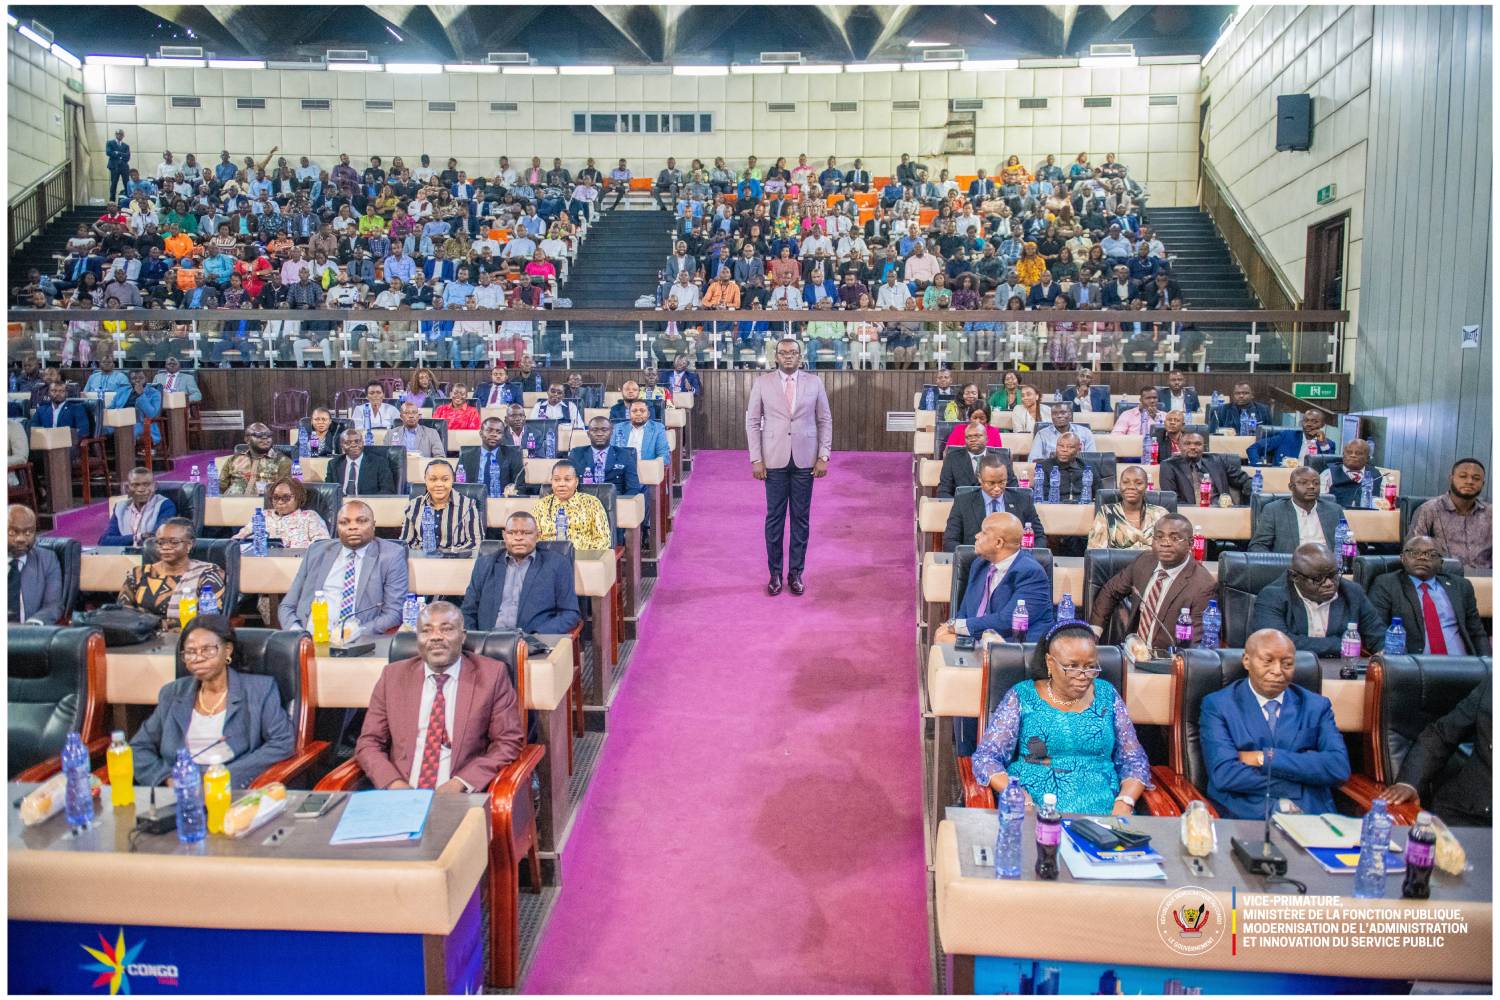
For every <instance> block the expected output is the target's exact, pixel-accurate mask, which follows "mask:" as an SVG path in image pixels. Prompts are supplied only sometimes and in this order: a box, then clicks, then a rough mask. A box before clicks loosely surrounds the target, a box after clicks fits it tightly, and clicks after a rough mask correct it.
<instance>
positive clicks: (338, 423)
mask: <svg viewBox="0 0 1500 1000" xmlns="http://www.w3.org/2000/svg"><path fill="white" fill-rule="evenodd" d="M297 424H298V426H299V427H301V428H302V429H303V430H304V431H306V432H307V434H308V435H309V437H310V436H311V435H312V433H313V427H312V421H311V420H309V419H308V418H307V417H303V418H302V419H301V420H299V421H298V422H297ZM353 426H354V422H353V421H351V420H347V419H344V418H341V417H334V418H333V419H332V420H330V421H329V424H328V433H329V435H330V436H331V437H332V438H333V448H332V450H330V451H324V450H322V449H320V450H319V452H318V454H322V455H327V456H329V457H332V456H334V455H342V454H343V453H344V432H345V431H347V430H348V429H349V428H351V427H353Z"/></svg>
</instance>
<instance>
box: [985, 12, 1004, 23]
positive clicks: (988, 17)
mask: <svg viewBox="0 0 1500 1000" xmlns="http://www.w3.org/2000/svg"><path fill="white" fill-rule="evenodd" d="M981 13H983V12H981ZM984 19H985V20H986V21H988V22H990V23H991V24H999V23H1000V22H999V21H997V20H995V19H994V18H993V17H990V15H988V14H985V15H984Z"/></svg>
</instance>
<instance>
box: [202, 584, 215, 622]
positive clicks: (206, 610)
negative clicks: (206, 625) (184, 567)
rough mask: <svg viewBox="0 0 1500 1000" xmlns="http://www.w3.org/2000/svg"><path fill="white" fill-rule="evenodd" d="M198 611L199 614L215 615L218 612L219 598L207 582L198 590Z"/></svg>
mask: <svg viewBox="0 0 1500 1000" xmlns="http://www.w3.org/2000/svg"><path fill="white" fill-rule="evenodd" d="M198 613H199V614H200V615H216V614H218V613H219V598H218V595H217V594H215V593H214V588H213V587H211V586H210V585H208V584H206V583H205V584H204V585H203V589H202V590H200V591H198Z"/></svg>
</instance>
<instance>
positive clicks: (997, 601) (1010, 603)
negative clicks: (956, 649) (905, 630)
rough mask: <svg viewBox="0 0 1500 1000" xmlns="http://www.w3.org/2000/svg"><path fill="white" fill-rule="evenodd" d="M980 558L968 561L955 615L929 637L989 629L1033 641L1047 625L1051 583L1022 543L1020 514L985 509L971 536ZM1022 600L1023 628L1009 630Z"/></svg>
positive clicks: (977, 634) (950, 636)
mask: <svg viewBox="0 0 1500 1000" xmlns="http://www.w3.org/2000/svg"><path fill="white" fill-rule="evenodd" d="M974 553H975V555H977V556H978V557H979V558H978V559H975V560H974V564H973V565H972V566H970V567H969V581H968V585H967V587H965V589H964V597H963V600H962V601H961V602H960V604H959V607H958V609H957V611H956V612H955V614H954V617H953V618H951V619H949V620H948V621H947V622H945V623H944V624H943V625H942V626H941V627H940V628H939V629H938V630H937V635H936V636H935V637H934V640H933V641H934V642H937V643H945V642H953V641H954V639H955V638H956V637H958V636H960V635H968V636H973V637H974V638H976V639H977V638H979V637H980V636H981V635H983V634H984V633H985V632H986V631H989V630H991V629H993V630H994V631H996V632H999V633H1000V634H1001V635H1002V636H1004V637H1005V638H1007V639H1009V640H1011V641H1013V642H1035V641H1036V640H1037V639H1038V638H1039V637H1040V636H1043V635H1045V634H1046V633H1047V630H1048V629H1049V628H1051V627H1052V618H1053V614H1052V583H1051V581H1050V580H1048V579H1047V571H1046V570H1044V569H1042V566H1041V563H1039V562H1037V561H1036V560H1035V559H1033V558H1032V557H1031V553H1029V552H1025V551H1023V550H1022V549H1021V519H1020V518H1018V517H1016V515H1014V514H990V515H989V516H987V517H986V518H985V519H984V523H983V524H982V525H981V527H980V529H979V533H978V534H977V535H975V536H974ZM1021 601H1025V602H1026V611H1027V615H1028V620H1027V625H1026V634H1025V635H1016V634H1014V633H1013V632H1012V631H1011V625H1012V622H1013V616H1014V614H1015V611H1016V605H1017V604H1019V603H1020V602H1021Z"/></svg>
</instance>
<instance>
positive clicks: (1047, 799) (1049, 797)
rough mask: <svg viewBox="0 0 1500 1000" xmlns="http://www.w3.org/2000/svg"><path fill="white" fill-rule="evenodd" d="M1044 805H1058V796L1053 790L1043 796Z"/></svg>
mask: <svg viewBox="0 0 1500 1000" xmlns="http://www.w3.org/2000/svg"><path fill="white" fill-rule="evenodd" d="M1042 805H1046V806H1055V805H1057V796H1056V795H1053V794H1052V793H1051V792H1048V793H1047V794H1046V795H1043V796H1042Z"/></svg>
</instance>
